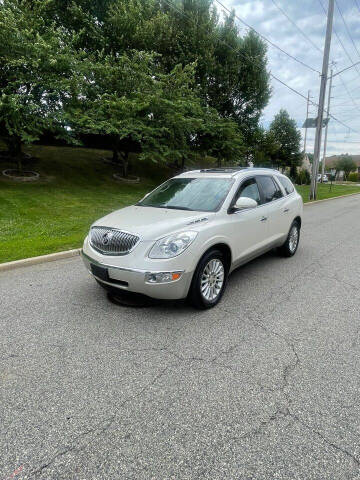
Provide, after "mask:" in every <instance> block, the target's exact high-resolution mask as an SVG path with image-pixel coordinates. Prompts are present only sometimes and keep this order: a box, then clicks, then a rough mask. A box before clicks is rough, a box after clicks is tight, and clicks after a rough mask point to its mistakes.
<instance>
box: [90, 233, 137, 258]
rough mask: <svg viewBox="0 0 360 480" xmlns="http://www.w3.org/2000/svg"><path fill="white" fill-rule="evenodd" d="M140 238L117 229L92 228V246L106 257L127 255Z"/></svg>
mask: <svg viewBox="0 0 360 480" xmlns="http://www.w3.org/2000/svg"><path fill="white" fill-rule="evenodd" d="M139 240H140V238H139V237H138V236H137V235H132V234H131V233H127V232H122V231H121V230H117V229H115V228H108V227H92V229H91V230H90V245H91V246H92V247H93V248H94V249H95V250H97V251H98V252H100V253H103V254H104V255H126V254H127V253H129V252H131V250H132V249H133V248H134V247H135V245H136V244H137V243H138V241H139Z"/></svg>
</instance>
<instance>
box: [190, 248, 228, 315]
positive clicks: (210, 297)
mask: <svg viewBox="0 0 360 480" xmlns="http://www.w3.org/2000/svg"><path fill="white" fill-rule="evenodd" d="M227 274H228V268H227V265H226V262H225V259H224V255H223V254H222V252H220V250H216V249H213V250H210V251H209V252H207V253H206V254H205V255H204V256H203V257H202V258H201V260H200V262H199V263H198V266H197V267H196V270H195V273H194V276H193V279H192V283H191V287H190V291H189V296H188V299H189V301H190V303H191V304H192V305H193V306H194V307H196V308H199V309H206V308H212V307H214V306H215V305H217V304H218V303H219V301H220V300H221V297H222V296H223V293H224V291H225V287H226V280H227Z"/></svg>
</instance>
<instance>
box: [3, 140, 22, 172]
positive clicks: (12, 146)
mask: <svg viewBox="0 0 360 480" xmlns="http://www.w3.org/2000/svg"><path fill="white" fill-rule="evenodd" d="M6 145H7V147H8V149H9V154H10V156H11V157H12V158H13V159H14V160H15V162H16V163H17V168H18V170H19V171H20V172H22V169H23V164H22V160H23V152H22V143H21V139H20V137H18V136H16V135H14V136H12V137H10V138H9V139H8V140H6Z"/></svg>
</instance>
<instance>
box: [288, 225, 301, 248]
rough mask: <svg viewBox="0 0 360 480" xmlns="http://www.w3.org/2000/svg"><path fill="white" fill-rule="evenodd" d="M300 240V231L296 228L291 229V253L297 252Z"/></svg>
mask: <svg viewBox="0 0 360 480" xmlns="http://www.w3.org/2000/svg"><path fill="white" fill-rule="evenodd" d="M298 240H299V232H298V229H297V228H296V227H293V228H292V229H291V232H290V237H289V249H290V252H291V253H293V252H294V251H295V250H296V247H297V244H298Z"/></svg>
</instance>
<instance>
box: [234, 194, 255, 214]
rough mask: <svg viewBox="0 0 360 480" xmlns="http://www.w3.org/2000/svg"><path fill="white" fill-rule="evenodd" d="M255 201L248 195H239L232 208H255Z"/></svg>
mask: <svg viewBox="0 0 360 480" xmlns="http://www.w3.org/2000/svg"><path fill="white" fill-rule="evenodd" d="M257 206H258V204H257V201H256V200H253V199H252V198H249V197H239V198H238V199H237V200H236V203H235V205H234V207H233V208H234V210H235V211H236V210H245V209H247V208H256V207H257Z"/></svg>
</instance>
